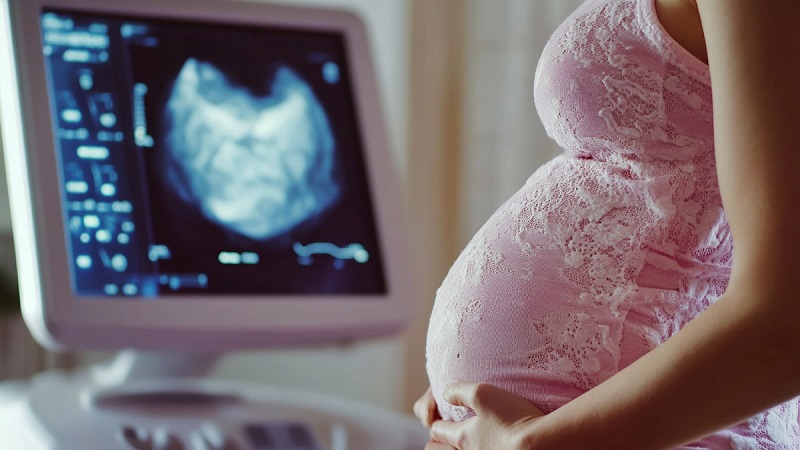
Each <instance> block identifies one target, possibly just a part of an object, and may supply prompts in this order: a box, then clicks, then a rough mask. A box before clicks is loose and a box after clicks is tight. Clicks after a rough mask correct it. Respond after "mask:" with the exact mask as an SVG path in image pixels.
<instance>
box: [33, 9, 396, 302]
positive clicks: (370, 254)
mask: <svg viewBox="0 0 800 450" xmlns="http://www.w3.org/2000/svg"><path fill="white" fill-rule="evenodd" d="M42 26H43V40H44V42H45V55H46V62H47V64H48V68H49V70H50V75H51V77H50V86H51V99H53V102H52V103H53V113H54V118H55V119H56V120H55V122H56V123H57V124H58V129H57V130H55V134H56V136H57V142H58V144H59V145H58V147H59V150H60V151H61V156H62V163H63V164H62V165H63V167H65V170H64V171H63V172H62V177H63V178H64V183H65V184H64V185H65V189H64V191H63V192H64V213H65V215H66V219H67V223H68V224H69V226H68V229H67V230H66V231H67V233H69V234H70V236H71V240H70V244H71V246H70V250H71V258H72V261H73V273H74V277H73V278H74V280H75V287H76V288H75V290H76V293H77V294H79V295H98V294H101V295H105V296H153V297H158V296H160V295H162V294H169V293H173V294H181V293H205V292H208V293H241V294H271V293H273V294H311V293H314V294H320V293H331V294H359V293H365V294H366V293H370V294H374V293H384V292H385V291H386V287H385V281H384V276H383V267H382V258H381V252H380V248H379V245H378V236H377V232H376V228H375V221H374V214H373V209H372V204H371V196H370V190H369V180H368V178H367V174H366V170H365V161H364V155H363V149H362V146H361V145H362V144H361V141H360V135H359V130H358V127H357V121H356V114H355V110H354V99H353V95H352V90H351V86H350V85H349V73H348V70H347V68H348V65H347V57H346V54H345V48H344V45H343V39H342V36H341V35H340V34H336V33H320V32H308V31H302V30H289V29H281V28H274V27H273V28H263V27H262V28H257V27H243V26H232V25H220V24H208V23H194V22H175V21H164V20H155V19H144V18H123V17H101V16H96V15H89V14H84V13H78V12H67V11H47V12H45V13H44V14H43V16H42ZM63 99H67V100H68V101H67V100H63ZM98 99H101V100H102V101H100V102H99V101H98ZM98 105H100V106H98ZM103 174H105V175H103ZM98 176H99V177H100V179H98ZM103 177H105V178H103ZM123 262H124V263H123Z"/></svg>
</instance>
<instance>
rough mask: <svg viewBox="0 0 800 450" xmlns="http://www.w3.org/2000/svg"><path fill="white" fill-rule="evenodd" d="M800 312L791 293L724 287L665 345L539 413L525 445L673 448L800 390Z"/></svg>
mask: <svg viewBox="0 0 800 450" xmlns="http://www.w3.org/2000/svg"><path fill="white" fill-rule="evenodd" d="M776 300H777V299H776ZM769 305H772V306H769ZM798 312H800V308H798V307H795V306H793V305H791V302H788V301H785V300H784V301H781V300H777V301H768V300H765V301H753V299H750V298H746V297H745V296H738V297H737V296H735V295H732V294H726V295H725V296H723V297H722V298H720V299H719V300H718V301H717V302H716V303H715V304H714V305H713V306H711V307H710V308H709V309H708V310H707V311H706V312H704V313H703V314H701V315H700V316H698V317H697V318H696V319H694V320H693V321H691V322H690V323H689V324H688V325H687V326H686V327H685V328H684V329H683V330H681V331H680V332H679V333H678V334H676V335H675V336H674V337H673V338H671V339H669V340H668V341H667V342H666V343H664V344H663V345H662V346H660V347H658V348H656V349H655V350H653V351H652V352H650V353H649V354H647V355H645V356H644V357H642V358H641V359H640V360H638V361H637V362H635V363H634V364H632V365H630V366H629V367H627V368H626V369H624V370H622V371H621V372H619V373H617V374H616V375H614V376H613V377H611V378H610V379H608V380H606V381H605V382H604V383H602V384H601V385H599V386H597V387H596V388H594V389H592V390H590V391H589V392H587V393H585V394H584V395H582V396H580V397H578V398H577V399H575V400H573V401H572V402H570V403H568V404H567V405H565V406H563V407H562V408H560V409H558V410H556V411H554V412H553V413H551V414H550V415H548V416H546V417H544V418H541V419H539V420H537V421H534V422H533V423H532V424H531V425H530V426H529V427H528V428H527V429H526V430H525V432H526V435H527V437H528V438H529V439H528V440H527V442H528V445H527V446H528V447H529V448H531V449H555V448H558V449H568V448H575V449H585V448H609V449H637V450H642V449H661V448H664V449H668V448H673V447H675V446H677V445H680V444H682V443H686V442H691V441H692V440H694V439H696V438H699V437H702V436H704V435H707V434H710V433H711V432H713V431H715V430H718V429H721V428H724V427H726V426H730V425H734V424H736V423H739V422H741V421H742V420H745V419H746V418H748V417H750V416H752V415H754V414H756V413H758V412H760V411H763V410H764V409H767V408H768V407H770V406H773V405H775V404H779V403H781V402H783V401H785V400H787V399H789V398H791V397H793V396H796V395H797V394H798V391H800V326H798V324H797V321H798V320H800V319H798V318H800V314H798Z"/></svg>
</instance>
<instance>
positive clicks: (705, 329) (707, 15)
mask: <svg viewBox="0 0 800 450" xmlns="http://www.w3.org/2000/svg"><path fill="white" fill-rule="evenodd" d="M697 3H698V7H699V10H700V16H701V19H702V23H703V29H704V33H705V40H706V46H707V50H708V58H709V64H710V68H711V79H712V87H713V95H714V128H715V147H716V152H717V156H716V157H717V165H718V172H719V183H720V190H721V193H722V199H723V204H724V206H725V211H726V215H727V218H728V221H729V223H730V227H731V231H732V233H733V239H734V243H735V256H734V262H733V269H732V275H731V281H730V284H729V287H728V290H727V291H726V293H725V294H724V295H723V296H722V297H721V298H720V299H719V300H718V301H717V302H716V303H715V304H714V305H713V306H711V307H710V308H708V310H707V311H705V312H704V313H703V314H701V315H699V316H698V317H697V318H695V319H694V320H692V321H691V322H690V323H689V324H688V325H687V326H686V327H685V328H684V329H683V330H681V331H680V332H679V333H677V334H676V335H675V336H674V337H673V338H671V339H669V340H668V341H667V342H666V343H664V344H663V345H661V346H659V347H658V348H656V349H655V350H653V351H652V352H650V353H648V354H647V355H645V356H644V357H642V358H641V359H640V360H638V361H637V362H635V363H634V364H632V365H631V366H629V367H628V368H626V369H624V370H623V371H621V372H620V373H618V374H616V375H615V376H613V377H612V378H610V379H609V380H607V381H606V382H604V383H603V384H601V385H600V386H598V387H596V388H594V389H592V390H590V391H589V392H587V393H586V394H584V395H582V396H581V397H579V398H577V399H575V400H574V401H572V402H570V403H568V404H567V405H565V406H564V407H562V408H560V409H558V410H556V411H554V412H553V413H551V414H549V415H548V416H545V417H543V418H540V419H536V420H531V421H528V422H527V423H525V424H524V426H517V427H511V428H509V427H508V424H503V423H501V422H500V421H494V422H492V421H491V420H490V419H480V416H481V413H480V412H478V418H479V420H484V422H483V426H484V427H483V429H486V428H487V427H493V426H494V427H505V428H506V429H507V430H509V432H513V433H516V434H517V435H518V436H519V437H521V438H523V439H521V441H523V442H524V444H523V447H525V448H529V449H540V448H542V449H545V448H546V449H556V448H557V449H569V448H576V449H583V448H609V449H627V448H630V449H661V448H664V449H667V448H673V447H675V446H677V445H680V444H682V443H686V442H690V441H692V440H694V439H696V438H699V437H701V436H704V435H707V434H709V433H711V432H713V431H715V430H718V429H721V428H725V427H727V426H731V425H734V424H736V423H739V422H740V421H742V420H744V419H746V418H748V417H750V416H752V415H754V414H756V413H758V412H760V411H762V410H764V409H767V408H769V407H771V406H773V405H776V404H779V403H781V402H783V401H786V400H788V399H790V398H792V397H794V396H797V395H798V394H800V285H799V284H798V282H797V281H796V280H798V279H800V277H798V275H800V2H798V1H796V0H769V1H764V0H736V1H730V0H697ZM475 392H476V390H474V389H455V390H454V392H453V393H452V394H451V396H450V400H452V401H453V402H455V403H462V404H467V405H475V404H480V403H486V399H485V398H484V399H480V398H477V397H475V396H474V393H475ZM470 426H471V427H472V428H471V429H475V428H476V423H472V424H471V425H470ZM469 429H470V428H467V426H466V425H464V426H460V425H459V424H453V423H445V422H437V423H435V424H434V427H433V433H434V436H435V437H436V438H437V439H438V440H441V441H445V442H450V443H452V444H458V445H457V447H458V448H463V449H471V448H479V447H477V446H475V447H473V446H470V444H471V443H475V442H477V441H478V436H475V435H474V434H470V433H469V432H468V430H469Z"/></svg>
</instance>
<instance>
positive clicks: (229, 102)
mask: <svg viewBox="0 0 800 450" xmlns="http://www.w3.org/2000/svg"><path fill="white" fill-rule="evenodd" d="M264 84H265V86H267V87H268V88H267V89H266V92H268V94H267V95H261V96H259V95H257V94H255V93H253V92H251V91H250V90H248V89H247V88H246V87H243V86H237V85H236V84H235V83H234V82H232V81H231V80H229V79H227V78H226V76H225V75H224V74H223V73H222V72H221V71H220V70H219V69H218V68H216V67H215V66H214V65H213V64H211V63H208V62H202V61H199V60H196V59H194V58H189V59H187V60H186V62H185V63H184V64H183V67H182V68H181V69H180V72H179V73H178V75H177V78H176V79H175V81H174V83H173V85H172V90H171V92H170V93H169V96H168V99H167V102H166V105H165V109H164V115H165V117H164V119H165V120H164V123H165V129H164V130H163V132H164V145H165V148H164V149H163V150H164V152H165V153H166V158H167V161H168V163H167V164H165V165H164V166H163V169H164V170H165V171H166V173H165V175H166V176H165V177H164V179H165V180H168V185H167V187H168V188H171V189H172V190H173V191H174V193H175V194H177V195H178V196H179V197H180V198H182V199H183V200H184V201H185V202H186V203H187V204H189V205H193V206H195V207H196V208H197V209H198V211H199V212H200V213H202V214H203V215H204V216H205V217H206V218H207V219H208V220H210V221H212V222H215V223H217V224H218V225H219V226H221V227H223V228H226V229H228V230H229V231H232V232H235V233H238V234H240V235H243V236H246V237H248V238H250V239H254V240H266V239H270V238H273V237H275V236H277V235H280V234H281V233H285V232H287V231H288V230H291V229H292V228H293V227H295V226H296V225H298V224H300V223H302V222H304V221H306V220H307V219H309V218H312V217H314V216H316V215H318V214H320V213H321V212H323V211H324V210H325V209H326V208H328V207H330V206H331V205H332V204H333V203H334V201H335V200H336V198H337V196H338V195H339V192H340V188H339V186H338V185H337V182H336V179H335V177H334V167H335V163H334V157H335V155H334V152H335V150H336V143H335V141H334V136H333V133H332V131H331V126H330V122H329V120H328V117H327V116H326V114H325V110H324V109H323V107H322V105H321V104H320V101H319V100H318V99H317V97H316V96H315V95H314V92H313V91H312V89H311V86H310V85H309V84H308V83H307V82H305V81H304V80H303V79H302V78H301V77H300V76H299V75H298V74H297V73H296V72H295V71H293V70H292V69H291V68H290V67H288V66H287V65H281V66H278V67H277V68H276V69H275V70H274V75H273V76H272V79H265V80H264Z"/></svg>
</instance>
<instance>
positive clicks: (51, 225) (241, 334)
mask: <svg viewBox="0 0 800 450" xmlns="http://www.w3.org/2000/svg"><path fill="white" fill-rule="evenodd" d="M47 7H52V8H59V9H81V10H87V11H92V12H97V13H110V14H130V15H133V16H140V17H150V16H152V17H157V18H167V19H168V18H174V19H179V20H200V21H214V22H224V23H232V24H244V25H256V26H258V25H262V26H281V27H297V28H301V29H306V30H319V31H335V32H341V33H342V34H343V35H344V40H345V45H346V50H347V56H348V59H349V61H348V62H349V64H350V68H349V69H350V74H351V84H352V90H353V92H354V97H355V108H356V116H357V120H358V121H359V127H360V131H361V139H362V143H363V147H364V149H365V150H364V159H365V165H366V167H367V171H368V174H367V175H368V179H369V180H368V181H369V183H370V187H371V189H372V194H373V195H372V200H373V209H374V214H375V221H376V227H377V232H378V239H379V242H380V245H381V248H382V251H383V255H384V257H383V262H384V271H385V277H386V285H387V294H386V295H381V296H363V295H360V296H357V297H353V296H332V295H325V296H302V297H281V298H279V297H277V296H270V298H268V299H264V300H260V299H255V298H252V297H253V296H247V298H243V297H238V298H237V297H235V296H228V297H224V296H209V295H203V296H197V297H188V296H181V298H180V299H177V300H176V301H169V300H165V301H158V300H156V301H144V300H140V299H139V300H133V299H126V300H124V301H109V300H108V299H102V298H92V297H80V298H77V297H76V296H75V295H74V293H73V288H72V286H71V278H70V272H69V270H70V269H69V268H68V265H67V263H66V262H67V254H68V253H67V247H66V245H67V244H66V241H65V236H64V230H65V228H64V218H63V217H64V216H63V213H62V209H61V208H62V206H61V203H60V195H61V194H60V191H59V189H60V186H59V182H58V180H59V174H58V164H59V163H58V161H57V154H58V153H57V152H56V149H55V142H54V138H53V134H52V131H51V130H52V127H51V115H50V111H51V108H50V105H49V99H48V91H47V88H46V86H47V84H46V73H45V64H44V58H43V56H42V41H41V32H40V29H39V26H40V11H41V9H42V8H47ZM0 27H2V28H1V29H0V33H2V34H1V35H0V72H2V77H0V106H2V109H0V120H1V121H2V130H3V133H2V136H3V140H4V145H3V147H4V153H5V158H6V167H7V171H8V177H7V178H8V184H9V196H10V200H11V211H12V226H13V231H14V240H15V248H16V251H17V265H18V273H19V282H20V295H21V298H22V302H21V304H22V311H23V316H24V318H25V321H26V323H27V325H28V327H29V328H30V329H31V331H32V333H33V335H34V336H35V337H36V338H37V340H39V342H41V343H42V344H43V345H46V346H48V347H51V348H56V349H58V348H61V349H63V348H71V349H101V348H106V349H112V348H122V347H132V348H147V349H187V350H192V349H194V350H204V351H208V350H231V349H242V348H263V347H272V346H291V345H310V344H320V343H332V342H338V341H347V340H352V339H357V338H361V337H369V336H382V335H388V334H392V333H396V332H397V331H399V330H400V329H401V328H402V327H403V326H404V325H406V324H407V323H408V322H409V321H410V320H411V318H412V315H413V312H414V307H413V303H414V301H415V299H414V295H413V293H412V290H413V283H411V282H410V280H409V274H410V273H411V271H410V270H409V268H408V265H407V254H406V251H407V245H406V242H405V237H404V230H405V229H404V228H403V227H402V224H403V223H404V217H403V214H402V213H401V210H402V200H401V195H400V191H399V186H398V180H397V178H396V175H395V173H394V171H393V170H392V160H391V155H390V153H391V152H390V149H389V143H388V138H387V133H386V129H385V125H384V121H383V119H382V117H383V112H382V110H381V105H380V101H379V96H378V86H377V82H376V79H375V71H374V68H373V64H372V56H371V53H370V51H371V50H370V46H369V41H368V37H367V33H366V30H365V27H364V24H363V22H362V21H361V19H360V18H359V17H358V16H357V15H355V14H354V13H351V12H348V11H342V10H334V9H322V8H306V7H302V8H300V7H293V6H286V5H277V4H268V3H261V2H247V1H231V0H137V1H136V2H131V1H129V0H104V1H103V2H98V1H96V0H0ZM15 67H16V71H15V70H14V68H15ZM33 124H39V125H38V126H36V125H33ZM26 148H27V149H30V151H26V150H25V149H26Z"/></svg>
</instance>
